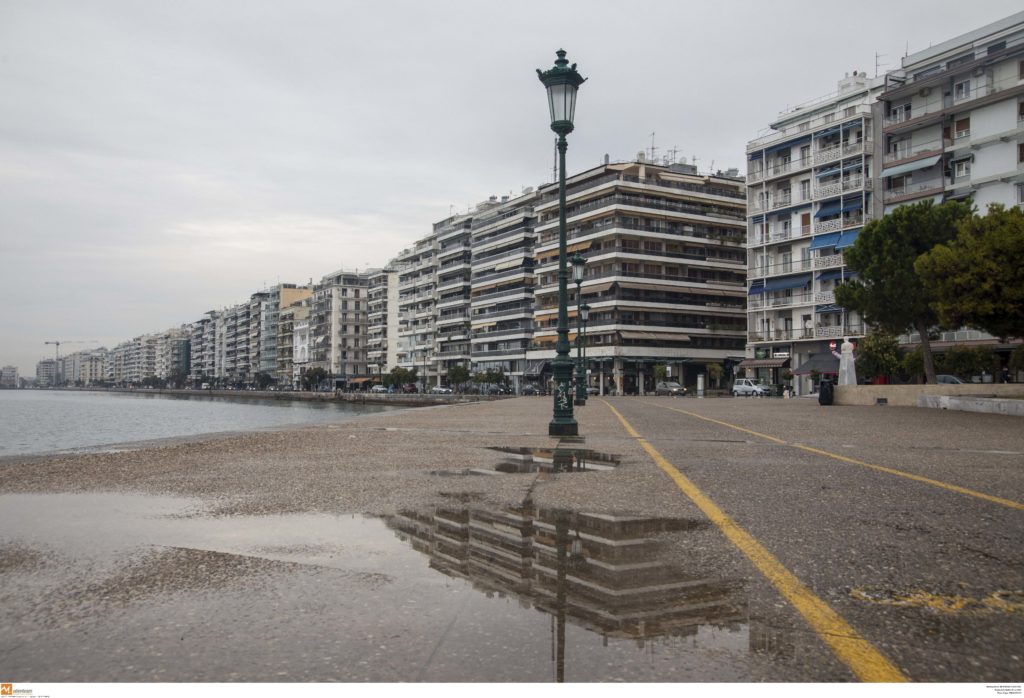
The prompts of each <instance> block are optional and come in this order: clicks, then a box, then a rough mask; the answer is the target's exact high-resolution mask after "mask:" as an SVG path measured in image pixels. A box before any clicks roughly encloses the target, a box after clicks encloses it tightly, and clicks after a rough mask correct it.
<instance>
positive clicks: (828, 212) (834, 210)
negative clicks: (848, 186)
mask: <svg viewBox="0 0 1024 698" xmlns="http://www.w3.org/2000/svg"><path fill="white" fill-rule="evenodd" d="M842 210H843V205H842V204H841V203H840V202H838V201H829V202H828V203H826V204H823V205H822V207H821V208H819V209H818V212H817V213H815V214H814V217H815V218H824V217H825V216H835V215H838V214H839V212H840V211H842Z"/></svg>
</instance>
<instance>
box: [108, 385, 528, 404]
mask: <svg viewBox="0 0 1024 698" xmlns="http://www.w3.org/2000/svg"><path fill="white" fill-rule="evenodd" d="M89 390H90V391H93V390H94V389H89ZM102 392H111V393H133V394H138V393H143V394H147V395H180V396H183V397H221V398H230V399H233V400H317V401H326V402H353V403H358V404H368V405H403V406H406V407H428V406H431V405H453V404H459V403H464V402H490V401H492V400H500V399H502V398H504V397H509V396H494V395H432V394H429V393H427V394H423V395H421V394H418V393H401V394H399V393H395V394H388V393H363V392H357V393H356V392H353V393H344V392H338V393H334V392H322V393H312V392H303V391H291V390H281V391H274V390H161V389H155V390H150V389H147V388H139V389H127V388H110V389H108V390H105V391H102Z"/></svg>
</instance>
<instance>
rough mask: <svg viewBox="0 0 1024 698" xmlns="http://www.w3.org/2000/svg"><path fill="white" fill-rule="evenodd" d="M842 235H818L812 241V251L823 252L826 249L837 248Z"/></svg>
mask: <svg viewBox="0 0 1024 698" xmlns="http://www.w3.org/2000/svg"><path fill="white" fill-rule="evenodd" d="M840 235H842V233H825V234H824V235H818V236H817V237H815V238H814V239H813V240H811V249H812V250H823V249H825V248H826V247H835V246H836V243H837V242H839V237H840Z"/></svg>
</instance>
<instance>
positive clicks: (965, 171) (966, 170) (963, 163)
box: [953, 160, 971, 178]
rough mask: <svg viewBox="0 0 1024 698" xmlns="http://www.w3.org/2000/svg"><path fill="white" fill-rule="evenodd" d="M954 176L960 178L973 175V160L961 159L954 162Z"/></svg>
mask: <svg viewBox="0 0 1024 698" xmlns="http://www.w3.org/2000/svg"><path fill="white" fill-rule="evenodd" d="M953 176H954V177H957V178H960V177H970V176H971V161H970V160H960V161H959V162H956V163H955V164H954V166H953Z"/></svg>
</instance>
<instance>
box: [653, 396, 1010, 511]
mask: <svg viewBox="0 0 1024 698" xmlns="http://www.w3.org/2000/svg"><path fill="white" fill-rule="evenodd" d="M658 406H659V407H664V406H662V405H658ZM664 409H667V410H672V411H673V412H679V413H681V414H685V415H688V416H690V417H695V418H696V419H703V420H704V421H705V422H712V423H714V424H721V425H722V426H724V427H729V428H730V429H735V430H736V431H742V432H745V433H747V434H752V435H754V436H758V437H760V438H762V439H767V440H768V441H772V442H774V443H777V444H781V445H782V446H792V447H793V448H799V449H800V450H801V451H807V452H808V453H815V454H817V455H819V456H826V457H828V458H834V459H836V460H840V461H843V462H846V463H851V464H853V465H860V466H862V467H865V468H871V469H872V470H878V471H879V472H883V473H888V474H890V475H896V476H898V477H904V478H907V479H908V480H916V481H917V482H923V483H925V484H927V485H932V486H934V487H941V488H942V489H944V490H949V491H950V492H956V493H958V494H965V495H967V496H968V497H977V498H978V499H984V500H986V501H989V502H993V503H995V504H1000V505H1002V506H1004V507H1010V508H1011V509H1024V504H1021V503H1020V502H1015V501H1013V500H1012V499H1004V498H1003V497H996V496H994V495H991V494H985V493H984V492H978V491H977V490H972V489H968V488H967V487H960V486H959V485H952V484H950V483H948V482H942V481H941V480H933V479H931V478H929V477H924V476H923V475H915V474H914V473H908V472H905V471H903V470H897V469H896V468H889V467H887V466H884V465H878V464H876V463H866V462H864V461H862V460H857V459H856V458H850V457H848V456H842V455H839V454H838V453H831V452H829V451H823V450H821V449H820V448H813V447H811V446H804V445H803V444H797V443H789V442H786V441H783V440H782V439H778V438H775V437H774V436H769V435H768V434H762V433H761V432H758V431H752V430H751V429H746V428H744V427H741V426H739V425H738V424H730V423H729V422H723V421H722V420H720V419H712V418H711V417H705V416H704V415H700V414H697V413H695V412H687V411H686V410H681V409H678V408H676V407H664Z"/></svg>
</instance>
